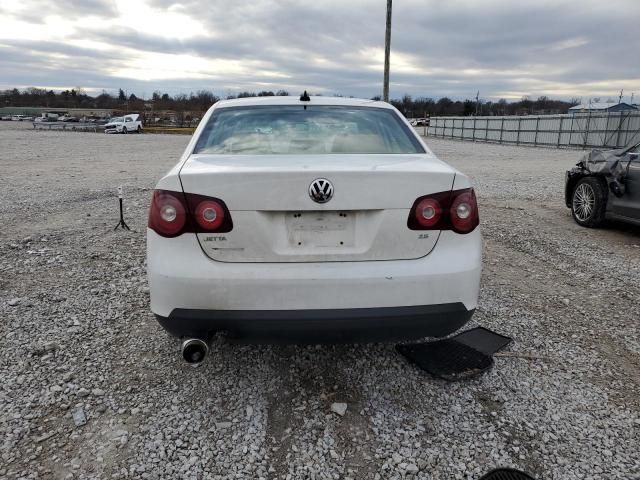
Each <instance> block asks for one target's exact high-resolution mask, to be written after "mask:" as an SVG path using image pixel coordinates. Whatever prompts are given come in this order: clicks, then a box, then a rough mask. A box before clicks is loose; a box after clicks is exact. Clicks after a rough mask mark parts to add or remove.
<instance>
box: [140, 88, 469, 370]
mask: <svg viewBox="0 0 640 480" xmlns="http://www.w3.org/2000/svg"><path fill="white" fill-rule="evenodd" d="M478 223H479V217H478V207H477V204H476V197H475V194H474V191H473V189H472V188H471V184H470V183H469V179H468V178H467V177H466V176H464V175H463V174H462V173H460V172H458V171H456V170H455V169H454V168H452V167H450V166H449V165H447V164H445V163H444V162H442V161H440V160H439V159H438V158H436V156H435V155H434V154H433V153H432V152H431V151H430V150H429V148H428V147H427V145H425V143H424V142H423V141H422V139H421V138H420V137H419V136H418V135H416V133H415V132H414V130H413V129H412V128H411V126H410V125H409V123H408V122H407V121H406V120H405V119H404V117H403V116H402V115H400V114H399V112H398V111H397V110H396V109H395V108H393V107H392V106H391V105H389V104H387V103H384V102H378V101H372V100H361V99H345V98H329V97H310V98H309V97H307V96H306V95H304V96H303V97H300V99H298V98H297V97H267V98H264V97H263V98H249V99H238V100H228V101H221V102H218V103H216V104H215V105H214V106H213V107H211V108H210V109H209V111H208V112H207V114H206V115H205V116H204V118H203V119H202V122H201V123H200V125H199V127H198V129H197V130H196V132H195V134H194V135H193V138H192V139H191V141H190V142H189V145H188V146H187V148H186V150H185V152H184V154H183V155H182V157H181V159H180V161H179V162H178V164H177V165H176V166H175V167H174V168H173V169H172V170H171V171H170V172H169V173H168V174H167V175H166V176H165V177H164V178H162V179H161V180H160V181H159V182H158V185H157V186H156V189H155V191H154V192H153V198H152V202H151V208H150V212H149V228H148V231H147V232H148V233H147V262H148V274H149V284H150V288H151V310H152V311H153V313H154V314H155V315H156V317H157V319H158V321H159V322H160V324H161V325H162V326H163V327H164V328H165V329H166V330H168V331H169V332H170V333H172V334H174V335H177V336H179V337H183V338H185V339H186V340H185V343H184V344H183V355H184V356H185V358H186V359H187V360H188V361H190V362H192V363H199V362H200V361H201V360H202V359H203V358H204V356H205V355H206V353H207V345H208V339H210V338H211V337H212V336H213V335H216V334H226V335H230V336H238V337H245V338H246V337H251V338H253V339H256V338H257V339H261V340H269V341H274V340H276V341H277V340H281V339H286V340H287V341H289V340H291V339H294V340H296V341H299V340H301V339H302V340H310V341H312V342H315V341H320V340H323V341H327V340H328V341H340V342H345V341H349V342H350V341H363V340H376V339H379V340H391V339H410V338H418V337H423V336H443V335H447V334H449V333H451V332H453V331H455V330H457V329H458V328H459V327H461V326H462V325H463V324H464V323H465V322H467V321H468V320H469V318H470V317H471V315H472V314H473V311H474V309H475V307H476V304H477V299H478V291H479V283H480V268H481V236H480V229H479V227H478Z"/></svg>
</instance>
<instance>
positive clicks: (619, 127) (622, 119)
mask: <svg viewBox="0 0 640 480" xmlns="http://www.w3.org/2000/svg"><path fill="white" fill-rule="evenodd" d="M623 115H624V113H623V112H620V124H619V125H618V138H616V147H618V146H619V145H620V136H621V135H622V125H623V124H624V118H623Z"/></svg>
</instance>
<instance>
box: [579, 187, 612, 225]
mask: <svg viewBox="0 0 640 480" xmlns="http://www.w3.org/2000/svg"><path fill="white" fill-rule="evenodd" d="M606 209H607V188H606V186H605V185H604V183H603V182H602V181H601V180H600V179H599V178H596V177H583V178H581V179H580V180H578V181H577V182H576V185H575V187H574V188H573V192H572V194H571V215H572V216H573V219H574V220H575V221H576V223H577V224H578V225H581V226H583V227H589V228H597V227H599V226H601V225H602V224H603V223H604V219H605V211H606Z"/></svg>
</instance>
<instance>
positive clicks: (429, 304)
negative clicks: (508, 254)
mask: <svg viewBox="0 0 640 480" xmlns="http://www.w3.org/2000/svg"><path fill="white" fill-rule="evenodd" d="M481 263H482V246H481V235H480V229H479V228H477V229H475V230H474V231H473V232H472V233H470V234H466V235H460V234H457V233H454V232H451V231H444V232H442V233H441V235H440V238H439V240H438V242H437V244H436V246H435V247H434V249H433V250H432V251H431V253H430V254H429V255H427V256H425V257H423V258H419V259H415V260H384V261H363V262H314V263H227V262H219V261H215V260H211V259H210V258H208V257H207V256H206V255H205V254H204V253H203V252H202V250H201V248H200V245H199V244H198V242H197V239H196V238H195V235H194V234H183V235H181V236H179V237H176V238H164V237H161V236H159V235H158V234H156V233H155V232H154V231H152V230H148V234H147V270H148V276H149V286H150V290H151V310H152V312H153V313H154V314H155V315H156V316H157V317H158V320H159V321H160V323H161V324H162V325H163V326H164V327H165V328H166V329H167V330H169V331H170V332H171V333H173V334H175V335H178V336H185V335H194V334H196V333H198V334H203V333H205V334H206V333H210V332H213V331H221V330H223V331H225V332H228V333H230V334H234V333H236V334H239V335H249V336H251V335H257V336H260V334H261V333H262V334H264V333H265V332H269V331H272V332H274V333H275V335H276V336H278V337H280V336H282V337H286V336H287V335H286V334H287V332H293V333H301V332H305V331H306V332H311V333H313V332H320V331H322V330H327V333H329V336H333V337H336V334H335V331H337V332H338V334H337V337H338V340H339V339H340V337H341V334H340V333H339V332H340V330H345V333H344V335H342V336H344V337H345V339H349V340H351V339H352V338H355V339H358V338H361V337H363V336H366V335H364V334H365V333H367V332H365V331H364V330H366V329H367V328H370V329H371V330H372V332H371V333H373V334H374V335H373V336H374V337H380V338H381V339H382V338H389V339H391V338H414V337H416V336H426V335H429V336H431V335H433V336H438V335H446V334H447V333H450V332H452V331H455V330H456V329H457V328H459V327H460V326H461V325H463V324H464V323H465V322H466V321H467V320H468V319H469V318H470V317H471V315H472V314H473V311H474V309H475V308H476V305H477V301H478V292H479V288H480V270H481ZM332 332H333V333H332ZM361 334H362V335H361ZM267 336H269V335H267Z"/></svg>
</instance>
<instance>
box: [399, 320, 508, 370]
mask: <svg viewBox="0 0 640 480" xmlns="http://www.w3.org/2000/svg"><path fill="white" fill-rule="evenodd" d="M510 342H511V339H510V338H509V337H505V336H503V335H499V334H497V333H494V332H492V331H491V330H487V329H486V328H482V327H478V328H474V329H472V330H468V331H466V332H462V333H460V334H458V335H456V336H455V337H451V338H447V339H445V340H438V341H436V342H427V343H412V344H405V345H396V350H397V351H398V352H399V353H400V354H401V355H403V356H404V357H405V358H406V359H407V360H409V361H410V362H411V363H415V364H416V365H417V366H418V367H420V368H421V369H422V370H425V371H427V372H429V373H430V374H432V375H434V376H436V377H439V378H442V379H444V380H448V381H455V380H464V379H466V378H472V377H475V376H477V375H480V374H481V373H483V372H485V371H487V370H488V369H490V368H491V367H492V366H493V357H492V355H493V354H494V353H495V352H497V351H498V350H500V349H501V348H504V347H505V346H506V345H508V344H509V343H510Z"/></svg>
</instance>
